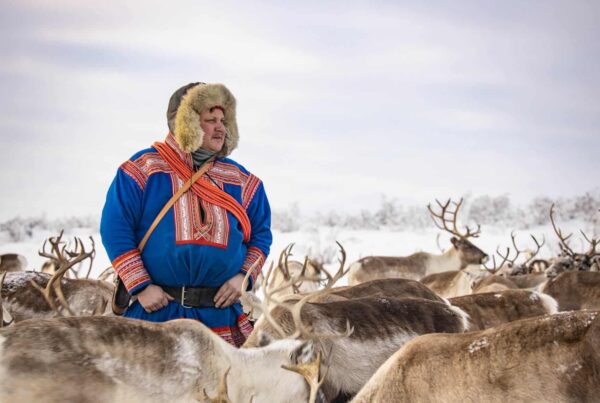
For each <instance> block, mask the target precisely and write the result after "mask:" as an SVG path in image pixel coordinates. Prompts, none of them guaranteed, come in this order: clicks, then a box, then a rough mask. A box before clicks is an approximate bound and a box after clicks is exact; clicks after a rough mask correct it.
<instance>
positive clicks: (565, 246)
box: [545, 204, 600, 278]
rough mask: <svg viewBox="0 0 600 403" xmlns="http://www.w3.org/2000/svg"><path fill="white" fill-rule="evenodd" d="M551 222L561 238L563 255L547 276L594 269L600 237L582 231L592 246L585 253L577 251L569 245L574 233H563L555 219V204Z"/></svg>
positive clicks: (548, 270) (551, 207) (546, 271)
mask: <svg viewBox="0 0 600 403" xmlns="http://www.w3.org/2000/svg"><path fill="white" fill-rule="evenodd" d="M550 222H551V223H552V228H553V229H554V233H555V234H556V236H558V239H559V247H560V249H561V256H559V258H558V259H557V260H556V261H555V262H554V263H552V264H551V265H550V267H548V268H547V269H546V270H545V273H546V276H547V277H549V278H552V277H556V276H557V275H559V274H560V273H562V272H564V271H571V270H575V271H578V270H581V271H590V270H592V266H594V261H595V260H596V259H597V257H598V256H600V253H599V252H596V248H597V247H598V245H599V244H600V239H596V238H589V237H588V236H587V235H586V233H585V232H583V231H581V230H580V231H579V232H581V235H582V236H583V238H584V239H585V241H586V242H588V243H589V244H590V248H589V250H588V251H587V252H584V253H576V252H574V251H573V249H571V247H570V246H569V243H568V240H569V238H571V236H572V235H573V233H571V234H569V235H563V233H562V231H561V230H560V228H558V226H557V225H556V222H555V221H554V204H552V206H550Z"/></svg>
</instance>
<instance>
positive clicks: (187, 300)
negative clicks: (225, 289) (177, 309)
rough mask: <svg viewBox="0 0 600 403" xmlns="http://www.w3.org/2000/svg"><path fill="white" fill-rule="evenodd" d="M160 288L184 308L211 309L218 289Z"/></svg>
mask: <svg viewBox="0 0 600 403" xmlns="http://www.w3.org/2000/svg"><path fill="white" fill-rule="evenodd" d="M161 288H162V289H163V290H164V292H166V293H167V294H169V295H170V296H172V297H173V298H174V299H175V301H177V302H179V303H180V304H181V306H183V307H184V308H212V307H214V306H215V301H214V298H215V295H217V291H219V289H218V288H211V287H166V286H161Z"/></svg>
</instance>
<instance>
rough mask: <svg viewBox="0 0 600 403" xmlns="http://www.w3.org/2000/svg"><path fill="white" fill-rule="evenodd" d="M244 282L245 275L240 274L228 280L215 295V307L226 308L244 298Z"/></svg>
mask: <svg viewBox="0 0 600 403" xmlns="http://www.w3.org/2000/svg"><path fill="white" fill-rule="evenodd" d="M243 282H244V275H243V274H242V273H238V274H236V275H235V276H233V277H231V278H230V279H229V280H227V281H226V282H225V283H224V284H223V285H222V286H221V288H219V291H217V295H215V299H214V301H215V307H217V308H226V307H228V306H230V305H232V304H233V303H235V301H237V300H238V299H240V297H241V296H242V283H243Z"/></svg>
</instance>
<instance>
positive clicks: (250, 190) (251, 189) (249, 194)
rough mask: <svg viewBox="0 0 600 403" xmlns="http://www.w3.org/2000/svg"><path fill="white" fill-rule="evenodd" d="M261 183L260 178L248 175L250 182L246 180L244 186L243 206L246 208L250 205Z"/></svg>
mask: <svg viewBox="0 0 600 403" xmlns="http://www.w3.org/2000/svg"><path fill="white" fill-rule="evenodd" d="M259 185H260V179H258V178H257V177H256V176H254V175H252V174H250V176H248V182H246V184H245V186H244V187H243V188H242V206H244V208H245V209H247V208H248V206H249V205H250V202H251V201H252V199H253V198H254V195H255V194H256V191H257V190H258V186H259Z"/></svg>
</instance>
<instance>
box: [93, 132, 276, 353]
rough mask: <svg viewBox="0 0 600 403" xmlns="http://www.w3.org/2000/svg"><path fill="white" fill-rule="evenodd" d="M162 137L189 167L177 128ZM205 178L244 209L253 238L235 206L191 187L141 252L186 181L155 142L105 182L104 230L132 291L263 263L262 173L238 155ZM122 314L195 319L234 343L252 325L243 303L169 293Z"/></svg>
mask: <svg viewBox="0 0 600 403" xmlns="http://www.w3.org/2000/svg"><path fill="white" fill-rule="evenodd" d="M165 143H166V144H167V145H168V146H170V147H171V148H173V149H174V150H175V151H176V152H177V153H178V155H179V157H180V158H181V159H182V160H183V161H184V162H185V163H186V164H188V166H190V168H191V167H192V159H191V155H190V154H188V153H184V152H183V151H181V149H180V148H179V147H178V145H177V143H176V142H175V139H174V138H173V136H172V135H169V136H168V137H167V139H166V141H165ZM201 180H206V181H210V183H211V184H212V185H214V186H218V187H219V188H221V189H222V190H224V191H225V192H226V193H228V194H229V195H231V196H232V197H233V198H235V200H236V201H237V202H238V203H239V204H240V205H241V206H242V207H243V208H244V209H245V210H246V213H247V215H248V218H249V219H250V224H251V227H252V232H251V236H250V240H249V241H248V242H247V243H243V240H242V238H243V236H242V230H241V226H240V224H239V222H238V220H237V219H236V218H235V216H233V215H232V214H231V213H230V212H228V211H227V210H225V209H224V208H222V207H220V206H216V205H213V204H211V203H208V202H207V201H205V200H201V199H200V198H199V197H198V196H197V195H196V194H194V193H193V192H192V191H187V192H185V193H184V195H183V196H181V197H180V198H179V199H178V201H177V202H176V203H175V205H174V206H173V207H172V208H171V209H170V210H169V211H168V212H167V214H166V215H165V216H164V217H163V219H162V220H161V221H160V223H159V224H158V226H157V227H156V229H155V230H154V231H153V233H152V235H151V236H150V238H149V240H148V243H147V244H146V247H145V248H144V250H143V252H142V254H141V255H140V253H139V250H138V249H137V246H138V244H139V243H140V241H141V239H142V238H143V237H144V235H145V233H146V231H147V230H148V228H149V227H150V225H151V224H152V222H153V221H154V219H155V217H156V216H157V215H158V213H159V212H160V210H161V209H162V207H163V206H164V205H165V204H166V203H167V202H168V201H169V199H170V198H171V197H172V195H173V194H174V192H176V191H177V190H178V189H179V188H181V187H182V186H183V181H182V180H181V179H180V178H179V177H177V175H176V174H175V173H174V172H173V171H172V170H171V168H170V167H169V165H168V164H167V163H166V162H165V161H164V160H163V159H162V158H161V156H160V155H159V154H158V152H157V151H156V150H155V149H154V148H149V149H146V150H143V151H140V152H138V153H136V154H135V155H134V156H133V157H131V158H130V159H129V160H128V161H126V162H125V163H123V164H122V165H121V167H120V168H119V170H118V172H117V175H116V177H115V179H114V180H113V182H112V184H111V186H110V189H109V190H108V194H107V197H106V204H105V206H104V209H103V211H102V220H101V225H100V234H101V236H102V242H103V244H104V247H105V249H106V251H107V253H108V256H109V258H110V259H111V261H112V264H113V267H114V268H115V270H116V272H117V273H118V275H119V276H120V277H121V279H122V280H123V282H124V283H125V286H126V287H127V290H128V291H129V292H130V294H132V295H135V294H136V293H138V292H140V291H141V290H142V289H144V288H145V287H146V286H148V285H149V284H157V285H163V286H175V287H181V286H205V287H220V286H221V285H223V283H225V282H226V281H227V280H229V279H230V278H232V277H233V276H235V275H236V274H238V273H243V274H245V273H246V271H247V270H248V269H249V268H250V267H251V266H252V265H253V264H254V263H255V262H257V261H258V262H259V264H258V268H259V269H260V268H262V265H263V264H264V261H265V259H266V257H267V255H268V254H269V248H270V246H271V243H272V234H271V230H270V225H271V211H270V208H269V202H268V200H267V197H266V194H265V190H264V186H263V184H262V182H261V181H260V179H258V178H257V177H256V176H254V175H252V174H251V173H249V172H248V171H247V170H246V169H245V168H244V167H243V166H241V165H240V164H238V163H237V162H235V161H233V160H231V159H228V158H219V159H217V160H216V161H215V162H214V163H213V165H212V166H211V167H210V169H209V170H208V172H207V173H206V174H205V175H204V176H203V177H202V178H201ZM258 272H259V271H258V270H255V273H253V275H252V279H251V281H253V280H254V279H255V278H256V276H257V275H258ZM124 316H127V317H132V318H139V319H145V320H149V321H166V320H170V319H176V318H192V319H197V320H200V321H202V322H203V323H204V324H206V325H207V326H208V327H210V328H212V329H213V330H214V331H216V332H217V333H218V334H219V335H221V336H222V337H223V338H224V339H225V340H227V341H229V342H231V343H232V344H235V345H239V344H241V343H242V342H243V341H244V339H245V337H246V336H247V335H248V334H249V333H250V331H251V330H252V328H251V325H250V324H249V322H248V320H247V318H246V317H245V315H244V314H243V312H242V308H241V305H240V304H239V303H235V304H233V305H232V306H230V307H227V308H222V309H220V308H184V307H182V306H181V305H180V304H179V303H177V302H174V301H171V302H170V303H169V305H168V306H166V307H164V308H162V309H160V310H158V311H155V312H152V313H147V312H146V311H144V309H143V308H142V307H141V305H140V304H139V302H134V303H133V304H132V305H131V306H130V307H129V308H128V309H127V311H126V312H125V314H124Z"/></svg>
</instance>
